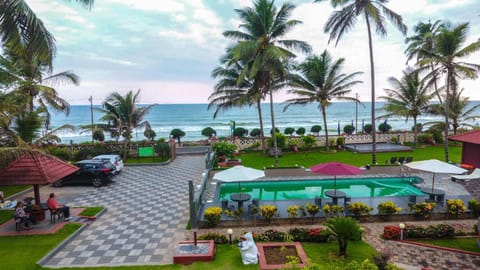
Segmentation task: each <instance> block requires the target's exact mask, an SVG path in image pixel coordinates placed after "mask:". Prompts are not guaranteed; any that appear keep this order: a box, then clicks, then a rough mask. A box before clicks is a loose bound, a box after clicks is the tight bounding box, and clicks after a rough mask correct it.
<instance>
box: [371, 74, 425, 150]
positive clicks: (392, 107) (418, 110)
mask: <svg viewBox="0 0 480 270" xmlns="http://www.w3.org/2000/svg"><path fill="white" fill-rule="evenodd" d="M388 82H389V83H390V84H391V85H392V87H393V88H392V89H385V93H386V94H387V96H381V97H379V98H380V99H383V100H385V101H386V103H385V105H384V106H383V108H382V109H383V110H384V111H386V112H387V114H385V115H383V116H381V117H382V118H387V117H389V116H393V115H396V116H402V117H405V121H408V118H409V117H412V118H413V127H414V130H413V134H414V140H413V146H414V147H415V146H416V145H417V143H418V141H417V134H418V130H417V118H418V116H420V115H421V114H422V112H425V111H426V110H427V108H428V106H429V101H430V100H431V99H432V97H433V95H434V93H429V92H430V90H429V87H428V86H427V85H426V84H425V82H424V81H423V80H420V78H419V75H418V71H414V70H412V69H407V70H405V71H403V76H402V78H401V79H400V80H399V79H397V78H395V77H390V78H389V79H388Z"/></svg>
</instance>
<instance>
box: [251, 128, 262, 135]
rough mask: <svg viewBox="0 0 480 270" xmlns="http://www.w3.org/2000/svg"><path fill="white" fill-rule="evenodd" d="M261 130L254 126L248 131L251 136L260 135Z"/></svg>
mask: <svg viewBox="0 0 480 270" xmlns="http://www.w3.org/2000/svg"><path fill="white" fill-rule="evenodd" d="M261 133H262V131H261V130H260V129H259V128H254V129H252V131H250V136H252V137H260V134H261Z"/></svg>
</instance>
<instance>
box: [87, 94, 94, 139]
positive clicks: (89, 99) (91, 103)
mask: <svg viewBox="0 0 480 270" xmlns="http://www.w3.org/2000/svg"><path fill="white" fill-rule="evenodd" d="M88 101H90V125H91V126H90V127H91V128H92V144H93V143H94V140H93V98H92V96H90V97H89V98H88Z"/></svg>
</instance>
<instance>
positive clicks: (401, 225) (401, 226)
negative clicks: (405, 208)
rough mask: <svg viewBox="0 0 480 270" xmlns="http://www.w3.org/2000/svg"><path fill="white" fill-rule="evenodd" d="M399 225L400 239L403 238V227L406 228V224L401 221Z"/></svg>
mask: <svg viewBox="0 0 480 270" xmlns="http://www.w3.org/2000/svg"><path fill="white" fill-rule="evenodd" d="M398 227H400V240H403V229H405V224H404V223H400V224H398Z"/></svg>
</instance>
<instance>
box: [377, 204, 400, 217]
mask: <svg viewBox="0 0 480 270" xmlns="http://www.w3.org/2000/svg"><path fill="white" fill-rule="evenodd" d="M377 209H378V214H379V215H383V216H384V218H388V217H390V216H391V215H394V214H397V213H400V211H402V208H400V207H397V206H396V205H395V203H394V202H392V201H386V202H382V203H379V204H378V205H377Z"/></svg>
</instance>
